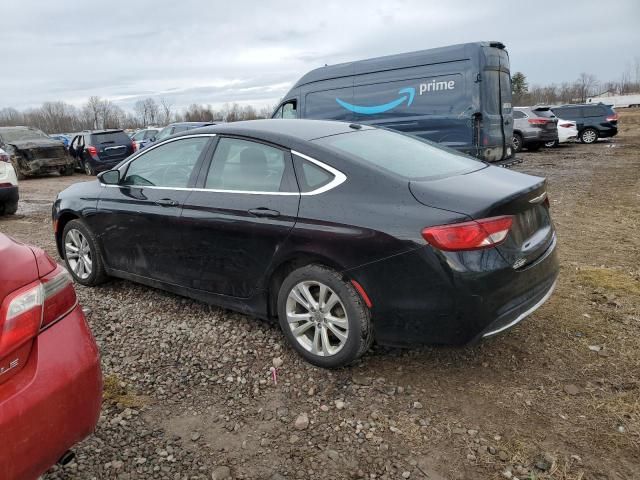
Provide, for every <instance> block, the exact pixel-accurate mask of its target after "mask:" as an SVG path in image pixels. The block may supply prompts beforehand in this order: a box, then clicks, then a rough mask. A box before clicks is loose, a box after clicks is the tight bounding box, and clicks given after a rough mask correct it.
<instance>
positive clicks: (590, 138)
mask: <svg viewBox="0 0 640 480" xmlns="http://www.w3.org/2000/svg"><path fill="white" fill-rule="evenodd" d="M596 140H598V131H597V130H596V129H595V128H585V129H584V130H583V131H582V132H581V133H580V141H581V142H582V143H594V142H595V141H596Z"/></svg>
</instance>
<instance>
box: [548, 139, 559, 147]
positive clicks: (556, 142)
mask: <svg viewBox="0 0 640 480" xmlns="http://www.w3.org/2000/svg"><path fill="white" fill-rule="evenodd" d="M558 145H560V142H559V141H558V140H554V141H553V142H547V143H545V144H544V146H545V147H547V148H554V147H557V146H558Z"/></svg>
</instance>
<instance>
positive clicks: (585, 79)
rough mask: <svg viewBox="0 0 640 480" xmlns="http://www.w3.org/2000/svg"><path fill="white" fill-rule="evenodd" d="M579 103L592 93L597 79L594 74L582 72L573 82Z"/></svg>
mask: <svg viewBox="0 0 640 480" xmlns="http://www.w3.org/2000/svg"><path fill="white" fill-rule="evenodd" d="M575 84H576V89H577V93H578V96H579V98H580V100H579V101H580V103H584V102H586V101H587V97H588V96H589V95H590V94H591V93H592V91H593V89H594V88H595V87H596V86H597V85H598V79H597V78H596V76H595V75H592V74H590V73H584V72H582V73H581V74H580V76H579V77H578V79H577V80H576V82H575Z"/></svg>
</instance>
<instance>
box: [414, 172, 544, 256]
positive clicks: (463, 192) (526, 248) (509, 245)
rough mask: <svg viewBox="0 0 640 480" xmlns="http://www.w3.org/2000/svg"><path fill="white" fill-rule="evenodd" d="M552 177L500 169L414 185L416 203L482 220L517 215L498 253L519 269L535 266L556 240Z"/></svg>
mask: <svg viewBox="0 0 640 480" xmlns="http://www.w3.org/2000/svg"><path fill="white" fill-rule="evenodd" d="M546 188H547V184H546V179H544V178H541V177H534V176H531V175H525V174H522V173H518V172H513V171H511V170H508V169H505V168H499V167H486V168H483V169H481V170H476V171H474V172H471V173H467V174H464V175H456V176H451V177H446V178H440V179H434V180H426V181H411V182H409V190H410V191H411V193H412V194H413V196H414V197H415V199H416V200H417V201H418V202H420V203H422V204H424V205H428V206H430V207H434V208H440V209H442V208H443V206H446V209H447V210H450V211H453V212H456V213H461V214H464V215H467V216H468V217H470V218H471V219H474V220H478V219H482V218H488V217H496V216H500V215H513V225H512V227H511V230H510V231H509V235H508V236H507V239H506V240H505V241H504V243H502V244H500V245H499V246H498V247H496V248H497V250H498V251H499V252H500V254H501V255H502V257H503V258H504V259H505V260H506V261H507V262H508V263H509V264H510V265H512V266H513V268H523V267H525V266H526V265H528V264H530V263H532V262H534V261H535V260H536V259H537V258H538V257H540V255H542V254H543V253H544V252H545V251H546V250H547V249H548V248H549V246H550V245H551V243H552V242H553V232H554V229H553V224H552V222H551V217H550V215H549V209H548V207H547V205H546V202H545V199H546Z"/></svg>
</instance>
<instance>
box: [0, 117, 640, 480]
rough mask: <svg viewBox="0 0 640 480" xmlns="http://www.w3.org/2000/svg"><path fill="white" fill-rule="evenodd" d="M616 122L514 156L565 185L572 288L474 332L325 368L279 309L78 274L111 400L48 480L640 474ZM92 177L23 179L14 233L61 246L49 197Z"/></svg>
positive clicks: (639, 221) (628, 179) (636, 253)
mask: <svg viewBox="0 0 640 480" xmlns="http://www.w3.org/2000/svg"><path fill="white" fill-rule="evenodd" d="M620 123H621V126H622V132H621V134H620V135H619V136H618V137H616V138H615V139H614V140H613V141H603V142H599V143H598V144H597V145H592V146H587V145H570V146H564V147H561V148H558V149H553V150H547V151H543V152H539V153H531V154H529V153H524V154H522V158H523V159H524V162H523V163H522V164H520V165H518V166H517V167H516V169H517V170H520V171H523V172H528V173H533V174H537V175H543V176H546V177H548V179H549V182H550V198H551V205H552V212H553V215H554V219H555V222H556V225H557V228H558V231H559V237H560V255H561V261H562V272H561V279H560V282H559V287H558V288H557V290H556V292H555V294H554V295H553V297H552V298H551V299H550V301H549V302H548V303H547V304H546V305H544V306H543V307H542V308H541V309H540V310H538V311H537V312H536V313H535V314H534V315H532V316H531V317H530V318H529V319H528V320H527V321H525V322H523V323H522V324H520V325H518V326H517V327H515V328H513V329H512V330H511V331H509V332H507V333H505V334H503V335H500V336H498V337H497V338H495V339H492V340H489V341H486V342H484V343H482V344H480V345H478V346H476V347H473V348H465V349H446V348H424V349H418V350H389V349H382V348H375V349H374V350H373V351H372V352H371V353H370V354H368V355H366V356H365V357H364V358H363V359H362V360H361V361H360V362H359V363H358V364H356V365H355V366H353V367H351V368H347V369H342V370H337V371H325V370H321V369H318V368H315V367H311V366H310V365H308V364H306V363H305V362H303V361H302V360H300V359H299V358H298V356H297V355H296V354H294V353H293V352H292V351H291V350H290V349H288V348H287V346H286V345H285V343H284V340H283V338H282V336H281V334H280V331H279V329H278V327H277V326H276V325H271V324H269V323H265V322H261V321H258V320H255V319H252V318H249V317H246V316H243V315H240V314H236V313H232V312H229V311H226V310H222V309H219V308H217V307H212V306H208V305H205V304H202V303H199V302H196V301H192V300H189V299H185V298H181V297H178V296H175V295H172V294H168V293H164V292H162V291H159V290H154V289H152V288H147V287H143V286H139V285H136V284H133V283H130V282H127V281H120V280H114V281H111V282H109V283H107V284H105V285H103V286H101V287H100V288H94V289H89V288H85V287H82V286H78V287H77V290H78V295H79V297H80V300H81V303H82V304H83V306H84V307H85V309H86V311H87V317H88V320H89V322H90V323H91V326H92V328H93V332H94V334H95V336H96V338H97V340H98V343H99V345H100V348H101V351H102V364H103V371H104V375H105V399H104V404H103V410H102V416H101V419H100V423H99V425H98V429H97V431H96V433H95V435H93V436H92V437H90V438H89V439H87V440H86V441H85V442H83V443H82V444H81V445H79V446H78V447H77V448H76V449H75V452H76V454H77V457H76V460H75V461H74V462H73V463H72V464H70V465H68V466H66V467H64V468H59V467H56V468H54V469H53V470H51V471H50V472H49V473H48V474H47V475H46V476H45V478H46V479H48V480H51V479H94V478H117V479H137V478H167V479H205V478H207V479H211V478H214V479H221V478H237V479H273V480H276V479H284V478H286V479H302V478H304V479H307V478H323V479H324V478H327V479H330V478H334V479H342V478H370V479H374V478H377V479H387V478H388V479H391V478H394V479H395V478H405V479H406V478H411V479H414V478H415V479H431V480H441V479H485V478H486V479H497V478H512V479H516V478H518V479H520V480H522V479H534V478H535V479H547V478H549V479H550V478H553V479H575V480H579V479H598V480H604V479H611V480H613V479H631V478H638V471H640V403H639V395H638V394H639V392H640V378H639V374H640V336H639V333H640V313H639V312H640V267H639V265H640V234H639V233H638V231H639V229H640V209H639V208H638V207H639V204H640V140H639V138H640V112H639V111H635V112H622V115H621V121H620ZM85 180H87V177H85V176H84V175H80V174H76V175H74V176H73V177H48V178H40V179H30V180H25V181H23V182H22V183H21V184H20V188H21V196H22V199H21V203H20V208H19V211H18V214H17V215H15V216H14V217H12V218H2V219H0V231H2V232H3V233H7V234H9V235H12V236H14V237H15V238H17V239H19V240H22V241H25V242H28V243H31V244H35V245H37V246H40V247H42V248H44V249H45V250H47V251H48V252H49V253H50V254H52V255H54V256H55V257H56V258H57V254H56V252H55V246H54V241H53V237H52V231H51V226H50V225H51V222H50V204H51V201H52V200H53V198H54V197H55V194H56V193H57V192H58V191H59V190H62V189H63V188H65V186H67V185H69V184H70V183H73V182H77V181H85ZM274 365H275V366H277V367H278V381H277V384H276V383H274V381H273V379H272V378H271V376H270V367H272V366H274Z"/></svg>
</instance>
